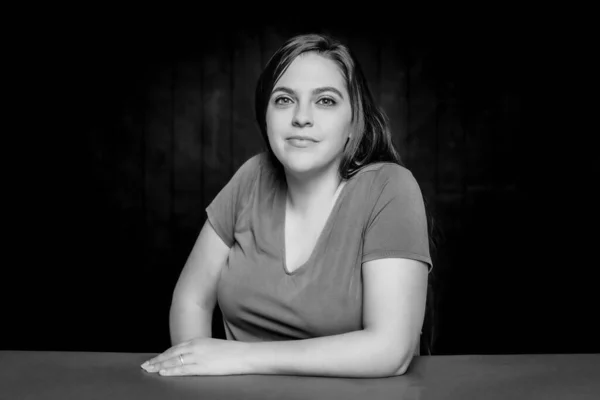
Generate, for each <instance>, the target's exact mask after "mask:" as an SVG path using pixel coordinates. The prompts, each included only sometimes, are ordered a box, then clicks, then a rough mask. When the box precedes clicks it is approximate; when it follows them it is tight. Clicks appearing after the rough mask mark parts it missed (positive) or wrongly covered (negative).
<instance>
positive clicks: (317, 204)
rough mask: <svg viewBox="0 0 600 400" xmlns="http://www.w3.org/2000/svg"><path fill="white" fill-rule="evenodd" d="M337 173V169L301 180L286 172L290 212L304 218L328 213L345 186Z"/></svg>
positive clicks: (287, 200)
mask: <svg viewBox="0 0 600 400" xmlns="http://www.w3.org/2000/svg"><path fill="white" fill-rule="evenodd" d="M337 171H338V170H337V168H332V169H331V170H328V171H324V172H323V173H320V174H314V175H312V176H311V177H309V178H300V177H298V176H295V175H292V174H289V173H288V172H287V171H286V174H285V175H286V182H287V199H286V202H287V207H288V210H290V211H292V212H293V213H295V214H297V215H299V216H303V217H310V216H312V215H314V214H315V212H316V213H319V212H320V211H323V212H325V211H327V210H328V209H329V207H328V206H329V205H331V204H332V201H333V200H334V198H335V196H337V195H338V191H339V189H341V188H342V186H343V184H344V183H343V181H342V180H341V179H340V177H339V174H338V172H337Z"/></svg>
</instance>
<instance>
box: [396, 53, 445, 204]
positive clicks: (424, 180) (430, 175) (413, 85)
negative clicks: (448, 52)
mask: <svg viewBox="0 0 600 400" xmlns="http://www.w3.org/2000/svg"><path fill="white" fill-rule="evenodd" d="M432 53H433V52H432V50H431V49H427V48H425V47H423V46H412V47H411V48H409V57H408V72H409V86H408V90H409V98H408V109H409V114H408V136H407V141H406V143H405V144H404V145H405V146H407V157H406V164H407V166H408V168H409V169H410V170H411V171H412V172H413V174H414V176H415V178H416V179H417V181H418V182H419V184H420V186H421V190H422V192H423V195H424V196H425V197H426V198H427V199H430V200H431V202H430V203H431V204H434V203H433V196H434V195H435V176H436V167H437V166H436V160H437V159H436V151H437V149H436V108H437V98H436V93H435V79H436V77H435V75H434V61H435V59H434V58H433V57H432Z"/></svg>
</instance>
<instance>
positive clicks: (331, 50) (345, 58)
mask: <svg viewBox="0 0 600 400" xmlns="http://www.w3.org/2000/svg"><path fill="white" fill-rule="evenodd" d="M307 52H316V53H318V54H320V55H322V56H324V57H327V58H329V59H331V60H332V61H334V62H335V63H336V64H337V65H338V67H339V69H340V71H341V73H342V76H343V78H344V80H345V82H346V87H347V89H348V93H349V95H350V104H351V107H352V122H353V127H354V131H353V134H352V135H351V137H350V139H349V141H348V143H347V144H346V146H345V148H344V153H343V156H342V159H341V162H340V165H339V170H338V172H339V175H340V177H341V178H342V179H348V178H350V177H352V176H353V175H354V174H356V173H357V172H358V171H359V170H360V169H361V168H363V167H365V166H367V165H369V164H372V163H375V162H392V163H396V164H398V165H401V166H403V167H405V168H406V166H405V165H404V163H403V162H402V159H401V157H400V154H399V153H398V151H397V150H396V149H395V147H394V144H393V141H392V135H391V132H390V128H389V121H388V118H387V116H386V115H385V112H384V111H383V110H382V109H381V108H380V107H379V106H378V105H377V104H376V103H375V101H374V99H373V95H372V94H371V90H370V88H369V85H368V82H367V79H366V78H365V75H364V73H363V71H362V68H361V66H360V64H359V62H358V60H357V58H356V57H355V56H354V54H353V53H352V52H351V51H350V49H349V48H348V47H347V46H345V45H344V44H343V43H341V42H340V41H339V40H337V39H336V38H334V37H332V36H331V35H324V34H315V33H311V34H304V35H298V36H294V37H292V38H290V39H288V40H287V41H286V42H285V43H284V44H283V45H282V46H281V47H280V48H279V49H278V50H277V51H276V52H275V53H274V54H273V56H272V57H271V58H270V59H269V61H268V62H267V65H266V66H265V68H264V69H263V71H262V73H261V75H260V77H259V79H258V82H257V85H256V92H255V113H256V121H257V123H258V127H259V129H260V133H261V135H262V138H263V140H264V142H265V145H266V151H267V153H268V159H269V161H270V163H271V165H272V167H273V169H274V170H275V172H276V175H277V176H278V178H279V179H284V178H283V177H284V172H283V165H282V164H281V162H279V160H278V159H277V157H276V156H275V153H274V152H273V149H271V146H270V145H269V137H268V134H267V121H266V114H267V107H268V104H269V99H270V97H271V92H272V90H273V88H274V87H275V84H276V83H277V81H278V80H279V79H280V78H281V76H282V75H283V74H284V73H285V71H286V70H287V68H288V67H289V66H290V64H291V63H292V61H294V60H295V59H296V57H298V56H299V55H300V54H303V53H307ZM424 202H425V210H426V213H427V219H428V227H429V242H430V246H429V247H430V253H431V257H432V260H433V258H434V253H435V248H436V241H435V237H434V233H435V231H434V218H433V215H432V213H431V210H429V207H428V206H427V201H426V199H425V198H424ZM430 276H431V274H430ZM431 289H432V282H431V279H430V282H429V290H428V293H427V312H426V315H425V322H424V331H423V336H425V337H422V340H421V351H422V352H425V353H428V354H431V353H432V346H433V341H434V335H433V334H434V318H433V317H434V314H433V311H434V310H433V308H432V306H433V303H432V301H433V293H432V290H431ZM423 339H424V340H423Z"/></svg>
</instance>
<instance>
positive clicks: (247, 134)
mask: <svg viewBox="0 0 600 400" xmlns="http://www.w3.org/2000/svg"><path fill="white" fill-rule="evenodd" d="M233 39H234V40H233V78H232V79H233V82H232V85H233V132H232V140H233V143H232V155H231V156H232V157H233V171H234V172H235V171H237V169H238V168H239V167H240V166H241V165H242V164H243V163H244V162H245V161H246V160H248V159H249V158H251V157H252V156H253V155H255V154H257V153H259V152H261V151H263V150H265V149H266V148H267V146H268V144H267V143H265V142H264V140H263V138H262V136H261V134H260V130H259V129H258V125H257V123H256V118H255V113H254V92H255V90H256V82H257V80H258V77H259V76H260V73H261V71H262V65H261V63H262V61H261V37H260V32H256V31H243V32H242V31H238V32H236V33H235V35H234V38H233Z"/></svg>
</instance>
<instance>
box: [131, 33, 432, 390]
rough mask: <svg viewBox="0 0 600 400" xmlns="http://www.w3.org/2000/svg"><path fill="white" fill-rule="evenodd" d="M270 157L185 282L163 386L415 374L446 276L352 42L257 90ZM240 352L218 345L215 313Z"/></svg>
mask: <svg viewBox="0 0 600 400" xmlns="http://www.w3.org/2000/svg"><path fill="white" fill-rule="evenodd" d="M255 107H256V118H257V122H258V125H259V127H260V130H261V133H262V136H263V139H264V140H265V142H266V144H267V148H268V149H267V151H265V152H263V153H261V154H258V155H255V156H253V157H251V158H250V159H249V160H247V161H246V162H245V163H244V164H243V165H242V166H241V167H240V168H239V169H238V170H237V172H236V173H235V175H234V176H233V178H232V179H231V180H230V181H229V182H228V183H227V185H226V186H225V187H224V188H223V189H222V191H221V192H220V193H219V194H218V195H217V196H216V197H215V199H214V200H213V202H212V203H211V204H210V205H209V206H208V207H207V209H206V211H207V216H208V218H207V222H206V223H205V225H204V227H203V228H202V230H201V232H200V235H199V237H198V239H197V241H196V244H195V245H194V248H193V249H192V251H191V254H190V256H189V259H188V260H187V262H186V264H185V266H184V268H183V271H182V272H181V276H180V278H179V281H178V282H177V285H176V288H175V291H174V294H173V302H172V306H171V313H170V330H171V339H172V343H173V347H172V348H170V349H168V350H167V351H165V352H164V353H162V354H161V355H159V356H157V357H155V358H153V359H152V360H149V361H148V362H146V363H144V364H143V365H142V367H143V368H144V369H146V370H147V371H150V372H160V373H161V374H164V375H232V374H285V375H312V376H339V377H365V378H366V377H385V376H393V375H401V374H403V373H405V372H406V370H407V368H408V366H409V364H410V362H411V360H412V357H413V355H414V353H415V350H416V349H417V347H418V343H419V335H420V332H421V327H422V325H423V319H424V313H425V304H426V295H427V281H428V272H429V271H430V270H431V268H432V266H433V263H432V260H431V257H430V253H429V237H428V229H427V218H426V211H425V203H424V200H423V197H422V194H421V191H420V189H419V185H418V184H417V182H416V180H415V178H414V177H413V175H412V173H411V172H410V171H409V170H407V169H406V168H404V167H403V166H402V164H401V163H400V160H399V156H398V154H397V153H396V151H395V150H394V148H393V145H392V141H391V137H390V133H389V130H388V127H387V124H386V120H385V118H384V115H383V113H382V112H381V111H380V110H379V108H378V107H377V106H376V105H375V104H374V102H373V99H372V97H371V94H370V91H369V89H368V87H367V83H366V80H365V78H364V76H363V73H362V72H361V70H360V67H359V65H358V63H357V62H356V60H355V59H354V58H353V56H352V54H351V53H350V52H349V51H348V49H347V48H346V47H345V46H344V45H342V44H340V43H339V42H338V41H336V40H334V39H332V38H330V37H326V36H322V35H301V36H297V37H294V38H292V39H290V40H289V41H287V42H286V43H285V44H284V45H283V46H282V47H281V48H280V49H279V50H278V51H277V52H276V53H275V54H274V55H273V57H272V58H271V59H270V61H269V62H268V64H267V66H266V67H265V69H264V71H263V72H262V74H261V76H260V78H259V81H258V85H257V88H256V104H255ZM217 301H218V302H219V307H220V309H221V311H222V313H223V320H224V325H225V333H226V337H227V340H220V339H213V338H211V321H212V320H211V318H212V314H213V310H214V307H215V304H216V302H217Z"/></svg>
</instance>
